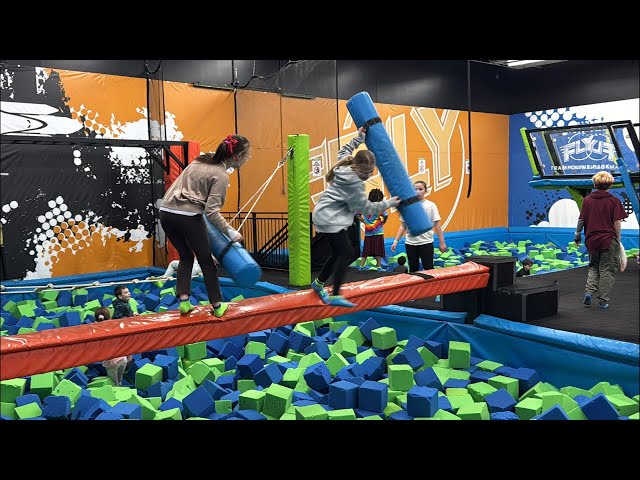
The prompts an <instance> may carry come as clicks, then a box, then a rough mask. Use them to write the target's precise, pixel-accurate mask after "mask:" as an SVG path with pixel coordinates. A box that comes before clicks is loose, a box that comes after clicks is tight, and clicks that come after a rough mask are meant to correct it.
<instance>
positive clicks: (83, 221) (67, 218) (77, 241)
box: [25, 196, 149, 280]
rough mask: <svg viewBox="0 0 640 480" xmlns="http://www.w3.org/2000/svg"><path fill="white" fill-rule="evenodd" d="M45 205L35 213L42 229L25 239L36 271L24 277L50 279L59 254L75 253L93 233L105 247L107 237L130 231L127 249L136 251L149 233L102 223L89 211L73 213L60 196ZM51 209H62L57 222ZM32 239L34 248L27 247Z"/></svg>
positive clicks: (143, 229)
mask: <svg viewBox="0 0 640 480" xmlns="http://www.w3.org/2000/svg"><path fill="white" fill-rule="evenodd" d="M48 205H49V207H50V208H51V209H52V210H51V211H47V212H45V213H44V214H43V215H39V216H38V222H40V224H41V228H37V229H36V233H35V234H34V235H33V237H32V238H31V239H28V240H27V242H26V243H27V245H26V248H25V250H26V249H27V248H29V255H31V256H33V257H35V258H34V263H35V270H33V271H27V273H26V276H25V279H26V280H29V279H36V278H50V277H51V276H52V271H53V265H54V264H55V263H57V262H58V261H59V256H60V255H61V254H63V253H67V252H71V253H72V254H73V255H75V254H76V253H78V252H79V251H81V250H83V249H85V248H89V247H90V241H91V236H92V235H93V234H94V233H98V234H99V235H100V238H101V239H102V246H106V244H107V240H109V239H111V238H124V237H125V235H127V234H129V237H130V241H131V242H134V243H133V245H132V246H131V247H130V248H129V251H130V252H136V253H137V252H141V251H142V249H143V247H144V241H145V240H146V239H147V238H148V237H149V232H148V231H147V230H145V228H144V227H143V226H142V225H138V227H137V228H135V229H131V230H125V231H122V230H120V229H118V228H114V227H110V226H107V225H104V224H103V223H101V222H100V219H101V217H100V216H98V215H97V214H96V213H95V212H93V211H91V210H90V211H88V212H87V214H86V215H84V216H83V215H81V214H76V215H75V216H73V215H72V213H71V212H69V210H68V207H67V205H66V204H65V203H64V198H62V197H61V196H59V197H57V198H56V199H55V200H50V201H49V202H48ZM52 205H53V206H52ZM53 210H59V211H64V215H62V221H60V223H58V220H57V218H54V215H53ZM72 216H73V218H71V217H72ZM94 239H95V237H94ZM32 242H33V245H34V247H30V245H31V243H32Z"/></svg>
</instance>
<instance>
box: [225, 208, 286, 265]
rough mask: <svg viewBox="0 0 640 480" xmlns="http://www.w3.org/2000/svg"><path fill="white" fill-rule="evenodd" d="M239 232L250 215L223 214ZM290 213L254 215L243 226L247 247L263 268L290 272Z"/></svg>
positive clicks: (245, 213)
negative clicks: (239, 228)
mask: <svg viewBox="0 0 640 480" xmlns="http://www.w3.org/2000/svg"><path fill="white" fill-rule="evenodd" d="M221 213H222V216H223V217H224V218H225V220H227V222H229V223H230V225H231V226H232V227H233V228H235V229H236V230H237V229H238V227H239V226H240V224H241V223H242V221H243V220H244V219H245V217H246V216H247V212H241V213H240V215H238V217H237V218H236V219H235V220H233V221H231V219H232V218H233V217H234V216H235V215H236V213H237V212H221ZM288 217H289V215H288V213H287V212H251V214H249V218H247V221H246V222H245V224H244V225H243V226H242V230H240V234H241V235H242V236H243V237H244V248H245V249H246V250H247V252H249V254H250V255H251V256H252V257H253V258H254V260H255V261H256V262H257V263H258V265H260V266H261V267H262V268H270V269H273V270H287V271H288V270H289V222H288Z"/></svg>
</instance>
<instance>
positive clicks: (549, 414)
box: [531, 405, 571, 420]
mask: <svg viewBox="0 0 640 480" xmlns="http://www.w3.org/2000/svg"><path fill="white" fill-rule="evenodd" d="M531 420H571V419H570V418H569V416H568V415H567V414H566V413H565V411H564V410H563V409H562V408H560V405H554V406H553V407H551V408H550V409H549V410H547V411H546V412H542V413H541V414H540V415H536V416H535V417H533V418H532V419H531Z"/></svg>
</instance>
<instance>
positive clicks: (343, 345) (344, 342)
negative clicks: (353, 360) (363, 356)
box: [333, 337, 358, 357]
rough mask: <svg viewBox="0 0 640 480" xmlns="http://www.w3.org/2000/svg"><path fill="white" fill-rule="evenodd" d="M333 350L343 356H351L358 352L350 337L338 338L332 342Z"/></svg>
mask: <svg viewBox="0 0 640 480" xmlns="http://www.w3.org/2000/svg"><path fill="white" fill-rule="evenodd" d="M333 352H334V353H341V354H342V356H343V357H353V356H355V355H356V354H357V353H358V345H357V344H356V342H355V340H352V339H350V338H346V337H343V338H339V339H338V341H337V342H336V343H334V344H333Z"/></svg>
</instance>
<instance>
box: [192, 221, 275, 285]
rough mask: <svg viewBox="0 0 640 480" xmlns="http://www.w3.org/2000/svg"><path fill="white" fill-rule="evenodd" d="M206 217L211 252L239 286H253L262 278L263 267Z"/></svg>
mask: <svg viewBox="0 0 640 480" xmlns="http://www.w3.org/2000/svg"><path fill="white" fill-rule="evenodd" d="M203 217H204V221H205V224H206V225H207V232H208V233H209V242H210V244H211V253H213V256H214V257H216V258H217V259H218V261H219V262H220V263H221V264H222V266H223V267H224V269H225V271H226V272H227V273H228V274H229V276H230V277H231V279H232V280H233V281H234V282H235V284H236V285H237V286H239V287H252V286H253V285H255V284H256V282H257V281H259V280H260V276H261V275H262V269H261V268H260V265H258V264H257V263H256V261H255V260H254V259H253V257H252V256H251V255H249V252H247V251H246V250H245V249H244V248H242V245H240V244H239V243H237V242H232V241H231V240H230V239H229V237H227V236H226V235H225V234H223V233H221V232H220V231H219V230H218V229H217V228H216V227H214V226H213V225H212V224H211V222H210V221H209V220H208V219H207V217H205V216H204V215H203Z"/></svg>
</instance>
